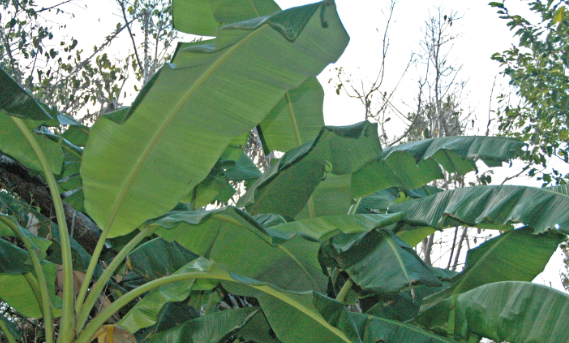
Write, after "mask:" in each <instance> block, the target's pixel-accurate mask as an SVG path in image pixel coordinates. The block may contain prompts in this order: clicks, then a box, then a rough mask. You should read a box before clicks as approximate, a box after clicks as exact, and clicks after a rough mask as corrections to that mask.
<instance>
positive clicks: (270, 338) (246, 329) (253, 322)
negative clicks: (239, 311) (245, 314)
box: [235, 311, 280, 343]
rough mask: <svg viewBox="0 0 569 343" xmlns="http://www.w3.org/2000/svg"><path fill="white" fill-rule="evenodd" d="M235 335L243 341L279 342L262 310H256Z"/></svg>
mask: <svg viewBox="0 0 569 343" xmlns="http://www.w3.org/2000/svg"><path fill="white" fill-rule="evenodd" d="M235 336H236V337H239V338H241V339H242V340H244V341H245V342H259V343H280V341H279V340H278V338H277V337H276V335H275V334H274V332H273V329H271V326H270V325H269V322H268V321H267V317H265V314H264V313H263V311H259V312H257V313H256V314H255V315H254V316H253V317H252V318H251V319H250V320H249V321H248V322H247V323H246V324H245V325H243V327H241V329H239V331H238V332H237V333H236V334H235Z"/></svg>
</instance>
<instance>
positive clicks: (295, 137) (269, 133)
mask: <svg viewBox="0 0 569 343" xmlns="http://www.w3.org/2000/svg"><path fill="white" fill-rule="evenodd" d="M323 102H324V90H323V89H322V86H321V85H320V82H319V81H318V79H317V78H315V77H309V78H307V79H306V81H304V82H303V83H302V84H301V85H300V86H298V87H297V88H295V89H292V90H290V91H288V92H287V93H286V94H285V96H284V97H283V98H282V99H281V100H280V101H279V102H278V103H277V104H276V105H275V107H273V109H271V111H270V112H269V114H268V115H267V116H266V117H265V119H263V121H262V122H261V124H259V126H258V127H257V128H258V130H259V135H260V136H261V140H262V142H263V147H264V149H265V153H268V152H269V151H271V150H278V151H289V150H291V149H294V148H297V147H299V146H301V145H302V144H304V143H307V142H311V141H313V140H314V139H315V138H316V136H317V135H318V133H319V132H320V128H321V127H322V126H324V114H323V113H322V104H323Z"/></svg>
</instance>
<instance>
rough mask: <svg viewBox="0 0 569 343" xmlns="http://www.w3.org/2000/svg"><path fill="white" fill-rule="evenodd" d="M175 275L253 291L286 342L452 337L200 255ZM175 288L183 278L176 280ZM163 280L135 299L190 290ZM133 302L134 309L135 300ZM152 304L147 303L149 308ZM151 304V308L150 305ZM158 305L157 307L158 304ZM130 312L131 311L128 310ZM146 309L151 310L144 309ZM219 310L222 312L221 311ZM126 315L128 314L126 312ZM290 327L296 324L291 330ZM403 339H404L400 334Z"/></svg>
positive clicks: (422, 342)
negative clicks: (286, 287)
mask: <svg viewBox="0 0 569 343" xmlns="http://www.w3.org/2000/svg"><path fill="white" fill-rule="evenodd" d="M176 274H177V275H176V276H172V277H173V278H176V280H180V281H184V282H185V284H186V285H187V284H188V283H191V280H196V279H198V280H207V279H209V280H211V282H213V281H214V280H219V281H221V282H222V284H223V286H224V288H226V289H227V290H228V291H229V292H230V293H232V294H240V295H246V296H252V297H255V298H257V299H258V301H259V303H260V306H261V308H262V310H263V312H264V313H265V315H266V318H267V320H268V322H269V325H270V326H271V328H272V329H273V330H274V332H275V334H276V335H277V338H278V339H279V340H281V341H282V342H284V343H293V342H294V343H296V342H305V341H309V342H314V343H330V342H346V343H351V342H362V341H364V340H365V342H377V341H380V340H384V341H388V342H389V341H394V342H398V341H412V342H419V343H433V342H450V341H449V340H445V339H444V338H440V337H437V336H436V335H434V334H431V333H428V332H425V331H422V330H420V329H418V328H416V327H413V326H411V325H409V324H404V323H400V322H396V321H390V320H385V319H382V318H374V317H371V316H367V315H361V314H356V313H349V312H347V311H346V309H345V307H344V305H343V304H341V303H340V302H337V301H334V300H333V299H329V298H327V297H325V296H323V295H321V294H319V293H317V292H314V291H312V292H290V291H283V290H280V289H278V288H276V287H274V286H273V285H270V284H266V283H261V282H259V281H256V280H253V279H250V278H247V277H243V276H240V275H237V274H230V273H228V272H227V271H225V270H223V269H222V268H221V267H220V266H218V265H216V264H214V263H212V262H210V261H208V260H205V259H198V260H196V261H194V262H192V263H190V264H188V265H187V266H184V267H183V268H182V269H180V270H179V271H178V272H177V273H176ZM175 284H176V285H177V286H178V288H179V287H183V284H181V283H178V282H177V283H175ZM168 285H174V284H167V285H163V286H161V287H159V288H157V289H156V290H154V291H151V292H150V293H149V294H148V295H147V296H146V297H145V298H144V299H143V300H142V301H140V302H139V303H138V305H140V304H142V303H146V302H147V299H148V298H149V297H152V296H153V294H155V293H160V294H161V296H162V297H163V299H165V300H167V299H169V298H173V297H175V298H180V297H183V296H184V295H185V296H187V295H188V294H189V291H188V290H186V291H185V292H184V291H182V292H180V289H175V288H174V287H172V288H169V287H167V286H168ZM138 305H136V306H135V308H133V310H131V312H132V311H135V309H136V308H137V306H138ZM149 310H150V308H149ZM154 310H155V309H152V311H154ZM158 310H159V309H158ZM129 313H130V312H129ZM146 313H150V312H146ZM222 313H223V312H222ZM127 317H129V314H127V316H126V317H125V318H127ZM130 324H133V323H132V321H129V322H128V323H127V322H126V321H125V319H123V320H121V322H120V323H119V325H121V326H122V327H125V328H127V329H128V330H130V331H131V332H132V330H133V329H134V330H137V329H138V327H137V326H136V325H130ZM291 327H293V328H295V330H291ZM402 339H403V340H402Z"/></svg>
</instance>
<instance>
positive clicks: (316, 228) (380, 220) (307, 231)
mask: <svg viewBox="0 0 569 343" xmlns="http://www.w3.org/2000/svg"><path fill="white" fill-rule="evenodd" d="M403 216H404V214H403V213H395V214H356V215H347V214H342V215H338V216H328V217H316V218H310V219H302V220H297V221H293V222H290V223H283V224H279V225H275V226H272V227H271V228H272V229H274V230H278V231H284V232H290V233H299V234H302V235H304V236H308V237H312V238H314V239H317V240H319V241H326V240H329V239H331V238H332V237H334V236H336V235H338V234H355V233H365V232H370V231H371V230H373V229H376V228H381V227H386V226H389V225H392V224H395V223H397V222H398V221H399V220H401V218H403Z"/></svg>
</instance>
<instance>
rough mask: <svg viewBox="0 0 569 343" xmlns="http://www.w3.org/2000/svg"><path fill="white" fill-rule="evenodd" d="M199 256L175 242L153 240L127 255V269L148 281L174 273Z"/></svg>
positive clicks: (160, 239)
mask: <svg viewBox="0 0 569 343" xmlns="http://www.w3.org/2000/svg"><path fill="white" fill-rule="evenodd" d="M198 257H199V256H198V255H196V254H193V253H192V252H191V251H188V250H187V249H185V248H184V247H183V246H181V245H180V244H178V243H177V242H175V241H174V242H172V243H169V242H166V241H165V240H164V239H162V238H155V239H153V240H151V241H149V242H146V243H144V244H142V245H140V246H139V247H137V248H136V249H134V250H133V251H132V252H131V253H130V254H129V255H128V267H129V269H131V270H132V271H134V272H135V273H137V274H138V275H141V276H143V277H145V278H147V279H149V280H154V279H157V278H159V277H162V276H167V275H170V274H172V273H174V272H175V271H176V270H178V269H180V268H181V267H183V266H184V265H186V264H187V263H189V262H190V261H193V260H195V259H196V258H198Z"/></svg>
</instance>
